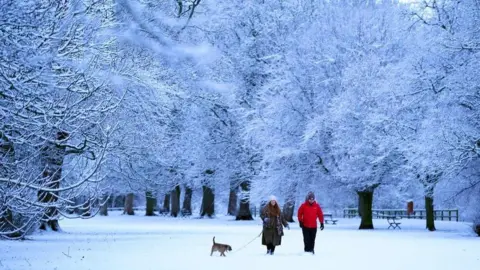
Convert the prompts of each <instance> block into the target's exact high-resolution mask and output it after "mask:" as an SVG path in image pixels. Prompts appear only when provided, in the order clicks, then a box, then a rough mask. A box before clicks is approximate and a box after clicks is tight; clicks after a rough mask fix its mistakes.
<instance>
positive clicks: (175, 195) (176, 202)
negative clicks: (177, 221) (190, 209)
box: [171, 185, 181, 217]
mask: <svg viewBox="0 0 480 270" xmlns="http://www.w3.org/2000/svg"><path fill="white" fill-rule="evenodd" d="M180 192H181V191H180V186H179V185H177V186H176V187H175V188H174V189H173V190H172V195H171V198H172V212H171V215H172V217H177V216H178V213H179V212H180Z"/></svg>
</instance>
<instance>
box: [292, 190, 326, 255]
mask: <svg viewBox="0 0 480 270" xmlns="http://www.w3.org/2000/svg"><path fill="white" fill-rule="evenodd" d="M297 213H298V222H299V223H300V228H302V233H303V243H304V251H305V252H311V253H312V254H315V238H316V236H317V218H318V220H319V221H320V230H322V231H323V229H324V226H323V222H324V219H323V211H322V208H321V207H320V205H319V204H318V203H317V202H316V201H315V194H313V192H311V191H310V192H308V194H307V197H306V198H305V202H304V203H302V205H300V207H299V208H298V211H297Z"/></svg>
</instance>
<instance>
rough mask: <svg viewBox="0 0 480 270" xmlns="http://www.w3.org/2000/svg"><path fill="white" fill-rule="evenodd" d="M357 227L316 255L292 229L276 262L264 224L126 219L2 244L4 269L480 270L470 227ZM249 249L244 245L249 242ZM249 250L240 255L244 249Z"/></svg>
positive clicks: (345, 225) (68, 225)
mask: <svg viewBox="0 0 480 270" xmlns="http://www.w3.org/2000/svg"><path fill="white" fill-rule="evenodd" d="M358 224H359V220H358V219H340V221H339V224H338V225H326V228H325V230H324V231H319V232H318V234H317V241H316V248H315V251H316V254H315V255H313V256H312V255H310V254H304V253H303V252H302V250H303V242H302V241H303V240H302V233H301V230H300V229H299V228H298V225H297V224H296V223H295V224H291V227H292V228H291V230H286V231H285V237H284V238H283V241H282V246H280V247H277V249H276V251H275V255H273V256H270V255H265V253H266V248H265V247H264V246H261V239H260V238H255V237H257V236H258V235H259V233H260V232H261V222H260V220H259V219H258V218H257V219H256V220H254V221H234V220H233V218H232V217H228V216H219V217H216V218H215V219H195V218H169V217H158V216H157V217H146V216H143V213H140V212H138V213H137V215H136V216H124V215H121V214H120V213H119V212H111V213H110V216H108V217H101V216H97V217H95V218H92V219H87V220H62V221H61V226H62V228H63V232H62V233H53V232H47V233H42V234H36V235H33V236H31V237H29V240H25V241H0V269H6V270H8V269H15V270H20V269H66V270H73V269H101V270H110V269H129V270H133V269H141V270H146V269H156V270H175V269H182V270H207V269H208V270H211V269H228V270H249V269H262V270H266V269H347V270H350V269H368V270H377V269H382V270H383V269H388V270H395V269H398V270H414V269H419V270H420V269H421V270H429V269H432V270H446V269H448V270H457V269H458V270H478V269H480V238H478V237H475V236H474V234H473V233H472V232H471V228H470V227H469V226H470V225H469V224H466V223H461V222H446V221H444V222H440V221H437V222H436V226H437V229H438V231H436V232H428V231H426V230H425V229H424V227H425V221H424V220H406V219H403V220H402V230H387V225H388V224H387V222H386V221H385V220H374V225H375V228H376V229H375V230H363V231H360V230H357V228H358ZM213 236H216V240H217V242H220V243H228V244H230V245H231V246H232V247H233V252H230V253H227V257H219V253H214V255H213V256H212V257H210V247H211V244H212V237H213ZM252 240H253V242H251V243H250V244H249V245H247V246H245V245H246V244H247V243H249V242H250V241H252ZM242 247H244V248H243V249H241V248H242Z"/></svg>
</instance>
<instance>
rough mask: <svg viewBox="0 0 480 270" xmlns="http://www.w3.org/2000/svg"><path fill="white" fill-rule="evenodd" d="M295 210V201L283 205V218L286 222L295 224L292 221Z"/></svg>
mask: <svg viewBox="0 0 480 270" xmlns="http://www.w3.org/2000/svg"><path fill="white" fill-rule="evenodd" d="M294 209H295V201H292V200H289V201H287V202H285V205H283V217H284V218H285V220H286V221H287V222H295V221H294V220H293V212H294Z"/></svg>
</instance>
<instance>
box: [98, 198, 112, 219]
mask: <svg viewBox="0 0 480 270" xmlns="http://www.w3.org/2000/svg"><path fill="white" fill-rule="evenodd" d="M109 200H110V196H109V195H108V194H107V193H105V194H103V196H102V199H101V200H100V216H108V201H109Z"/></svg>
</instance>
